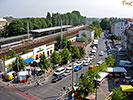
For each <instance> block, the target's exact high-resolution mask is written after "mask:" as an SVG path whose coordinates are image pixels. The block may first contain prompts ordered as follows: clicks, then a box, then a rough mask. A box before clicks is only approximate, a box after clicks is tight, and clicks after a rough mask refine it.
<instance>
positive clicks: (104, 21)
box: [100, 18, 111, 30]
mask: <svg viewBox="0 0 133 100" xmlns="http://www.w3.org/2000/svg"><path fill="white" fill-rule="evenodd" d="M100 26H101V28H102V29H103V30H110V27H111V26H110V21H108V20H107V18H104V19H102V21H101V22H100Z"/></svg>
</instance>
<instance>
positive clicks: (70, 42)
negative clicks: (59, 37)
mask: <svg viewBox="0 0 133 100" xmlns="http://www.w3.org/2000/svg"><path fill="white" fill-rule="evenodd" d="M71 45H72V41H70V40H68V41H67V48H68V50H69V51H70V48H71Z"/></svg>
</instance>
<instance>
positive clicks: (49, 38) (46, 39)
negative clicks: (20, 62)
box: [0, 26, 87, 58]
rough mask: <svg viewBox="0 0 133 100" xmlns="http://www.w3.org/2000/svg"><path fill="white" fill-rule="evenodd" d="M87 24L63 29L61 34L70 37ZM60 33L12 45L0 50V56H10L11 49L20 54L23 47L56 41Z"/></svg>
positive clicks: (29, 47) (32, 46)
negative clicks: (9, 47)
mask: <svg viewBox="0 0 133 100" xmlns="http://www.w3.org/2000/svg"><path fill="white" fill-rule="evenodd" d="M86 27H87V26H82V27H79V28H78V29H75V30H71V31H68V32H67V31H65V32H63V34H64V35H65V36H66V37H67V38H70V37H71V36H74V35H75V36H76V35H77V34H78V31H80V30H83V29H85V28H86ZM59 34H60V33H56V34H54V35H48V36H44V37H41V38H40V39H38V40H35V41H32V42H29V43H27V44H24V45H20V46H18V47H14V48H12V49H11V50H4V51H1V52H0V58H2V57H4V56H5V55H6V56H10V55H11V51H12V50H15V51H16V53H17V54H18V53H19V54H21V53H22V51H23V49H24V48H26V50H30V49H33V48H35V47H38V46H41V45H45V44H48V43H50V42H53V41H56V36H57V35H59Z"/></svg>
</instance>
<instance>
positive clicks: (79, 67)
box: [73, 65, 83, 71]
mask: <svg viewBox="0 0 133 100" xmlns="http://www.w3.org/2000/svg"><path fill="white" fill-rule="evenodd" d="M82 68H83V67H82V66H81V65H78V66H76V67H75V68H74V69H73V70H74V71H79V70H81V69H82Z"/></svg>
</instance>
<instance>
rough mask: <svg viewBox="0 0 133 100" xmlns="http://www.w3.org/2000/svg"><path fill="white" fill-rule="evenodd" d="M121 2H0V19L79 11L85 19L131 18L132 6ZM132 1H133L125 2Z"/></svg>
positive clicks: (29, 0) (10, 0) (99, 0)
mask: <svg viewBox="0 0 133 100" xmlns="http://www.w3.org/2000/svg"><path fill="white" fill-rule="evenodd" d="M122 1H123V0H0V17H3V16H13V17H15V18H24V17H46V14H47V12H51V13H55V12H59V13H66V12H72V11H73V10H78V11H80V13H81V15H82V16H86V17H99V18H104V17H120V18H133V6H123V5H122ZM126 1H133V0H126Z"/></svg>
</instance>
